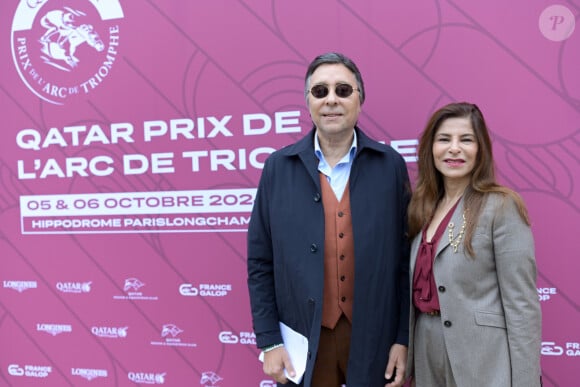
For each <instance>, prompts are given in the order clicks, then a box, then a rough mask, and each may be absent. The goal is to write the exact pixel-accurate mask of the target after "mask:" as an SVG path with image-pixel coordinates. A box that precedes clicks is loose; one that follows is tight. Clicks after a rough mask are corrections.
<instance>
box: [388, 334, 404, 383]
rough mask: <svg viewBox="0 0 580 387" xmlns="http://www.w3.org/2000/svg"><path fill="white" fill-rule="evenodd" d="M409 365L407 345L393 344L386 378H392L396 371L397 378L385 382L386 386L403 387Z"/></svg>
mask: <svg viewBox="0 0 580 387" xmlns="http://www.w3.org/2000/svg"><path fill="white" fill-rule="evenodd" d="M406 367H407V347H405V346H404V345H401V344H393V346H392V347H391V350H390V351H389V362H388V363H387V369H386V370H385V379H387V380H388V379H390V378H392V376H393V373H395V368H396V369H397V370H396V373H395V379H394V380H393V381H392V382H390V383H387V384H385V387H401V386H402V385H403V383H404V382H405V369H406Z"/></svg>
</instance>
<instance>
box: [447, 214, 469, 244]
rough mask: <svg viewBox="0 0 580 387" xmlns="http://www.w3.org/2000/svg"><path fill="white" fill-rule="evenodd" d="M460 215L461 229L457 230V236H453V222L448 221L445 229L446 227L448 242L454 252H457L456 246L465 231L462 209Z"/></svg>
mask: <svg viewBox="0 0 580 387" xmlns="http://www.w3.org/2000/svg"><path fill="white" fill-rule="evenodd" d="M462 216H463V224H462V225H461V231H459V235H457V238H454V237H453V227H455V225H454V224H453V222H449V225H448V226H447V229H448V233H447V235H448V236H449V244H450V245H451V246H453V252H454V253H457V248H458V246H459V244H460V243H461V239H462V238H463V234H464V233H465V211H463V215H462Z"/></svg>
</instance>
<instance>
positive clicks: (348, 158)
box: [314, 130, 357, 163]
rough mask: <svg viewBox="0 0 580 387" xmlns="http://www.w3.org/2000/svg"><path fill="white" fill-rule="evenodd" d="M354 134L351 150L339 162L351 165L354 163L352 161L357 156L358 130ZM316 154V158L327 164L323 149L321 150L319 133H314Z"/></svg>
mask: <svg viewBox="0 0 580 387" xmlns="http://www.w3.org/2000/svg"><path fill="white" fill-rule="evenodd" d="M352 132H353V134H354V135H353V136H352V144H350V150H349V151H348V153H347V154H346V155H344V157H343V158H342V159H341V160H340V161H339V162H347V163H350V162H352V159H353V157H354V155H355V154H356V143H357V139H356V130H353V131H352ZM314 153H315V154H316V157H318V160H320V161H324V162H326V160H325V159H324V154H323V153H322V149H320V142H319V141H318V131H316V132H315V133H314Z"/></svg>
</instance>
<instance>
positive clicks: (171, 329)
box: [151, 324, 197, 347]
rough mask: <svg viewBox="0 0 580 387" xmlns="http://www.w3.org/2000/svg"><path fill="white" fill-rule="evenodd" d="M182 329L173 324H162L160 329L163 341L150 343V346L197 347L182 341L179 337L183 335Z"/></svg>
mask: <svg viewBox="0 0 580 387" xmlns="http://www.w3.org/2000/svg"><path fill="white" fill-rule="evenodd" d="M183 332H184V331H183V329H181V328H179V327H178V326H177V325H175V324H163V327H162V328H161V337H162V338H165V341H152V342H151V345H158V346H170V347H171V346H173V347H197V344H195V343H192V342H188V341H184V340H182V339H181V338H180V337H177V336H180V335H181V334H182V333H183Z"/></svg>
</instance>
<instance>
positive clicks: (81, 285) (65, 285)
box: [56, 282, 92, 293]
mask: <svg viewBox="0 0 580 387" xmlns="http://www.w3.org/2000/svg"><path fill="white" fill-rule="evenodd" d="M91 284H92V282H57V283H56V288H57V289H58V290H59V291H60V292H62V293H90V291H91Z"/></svg>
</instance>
